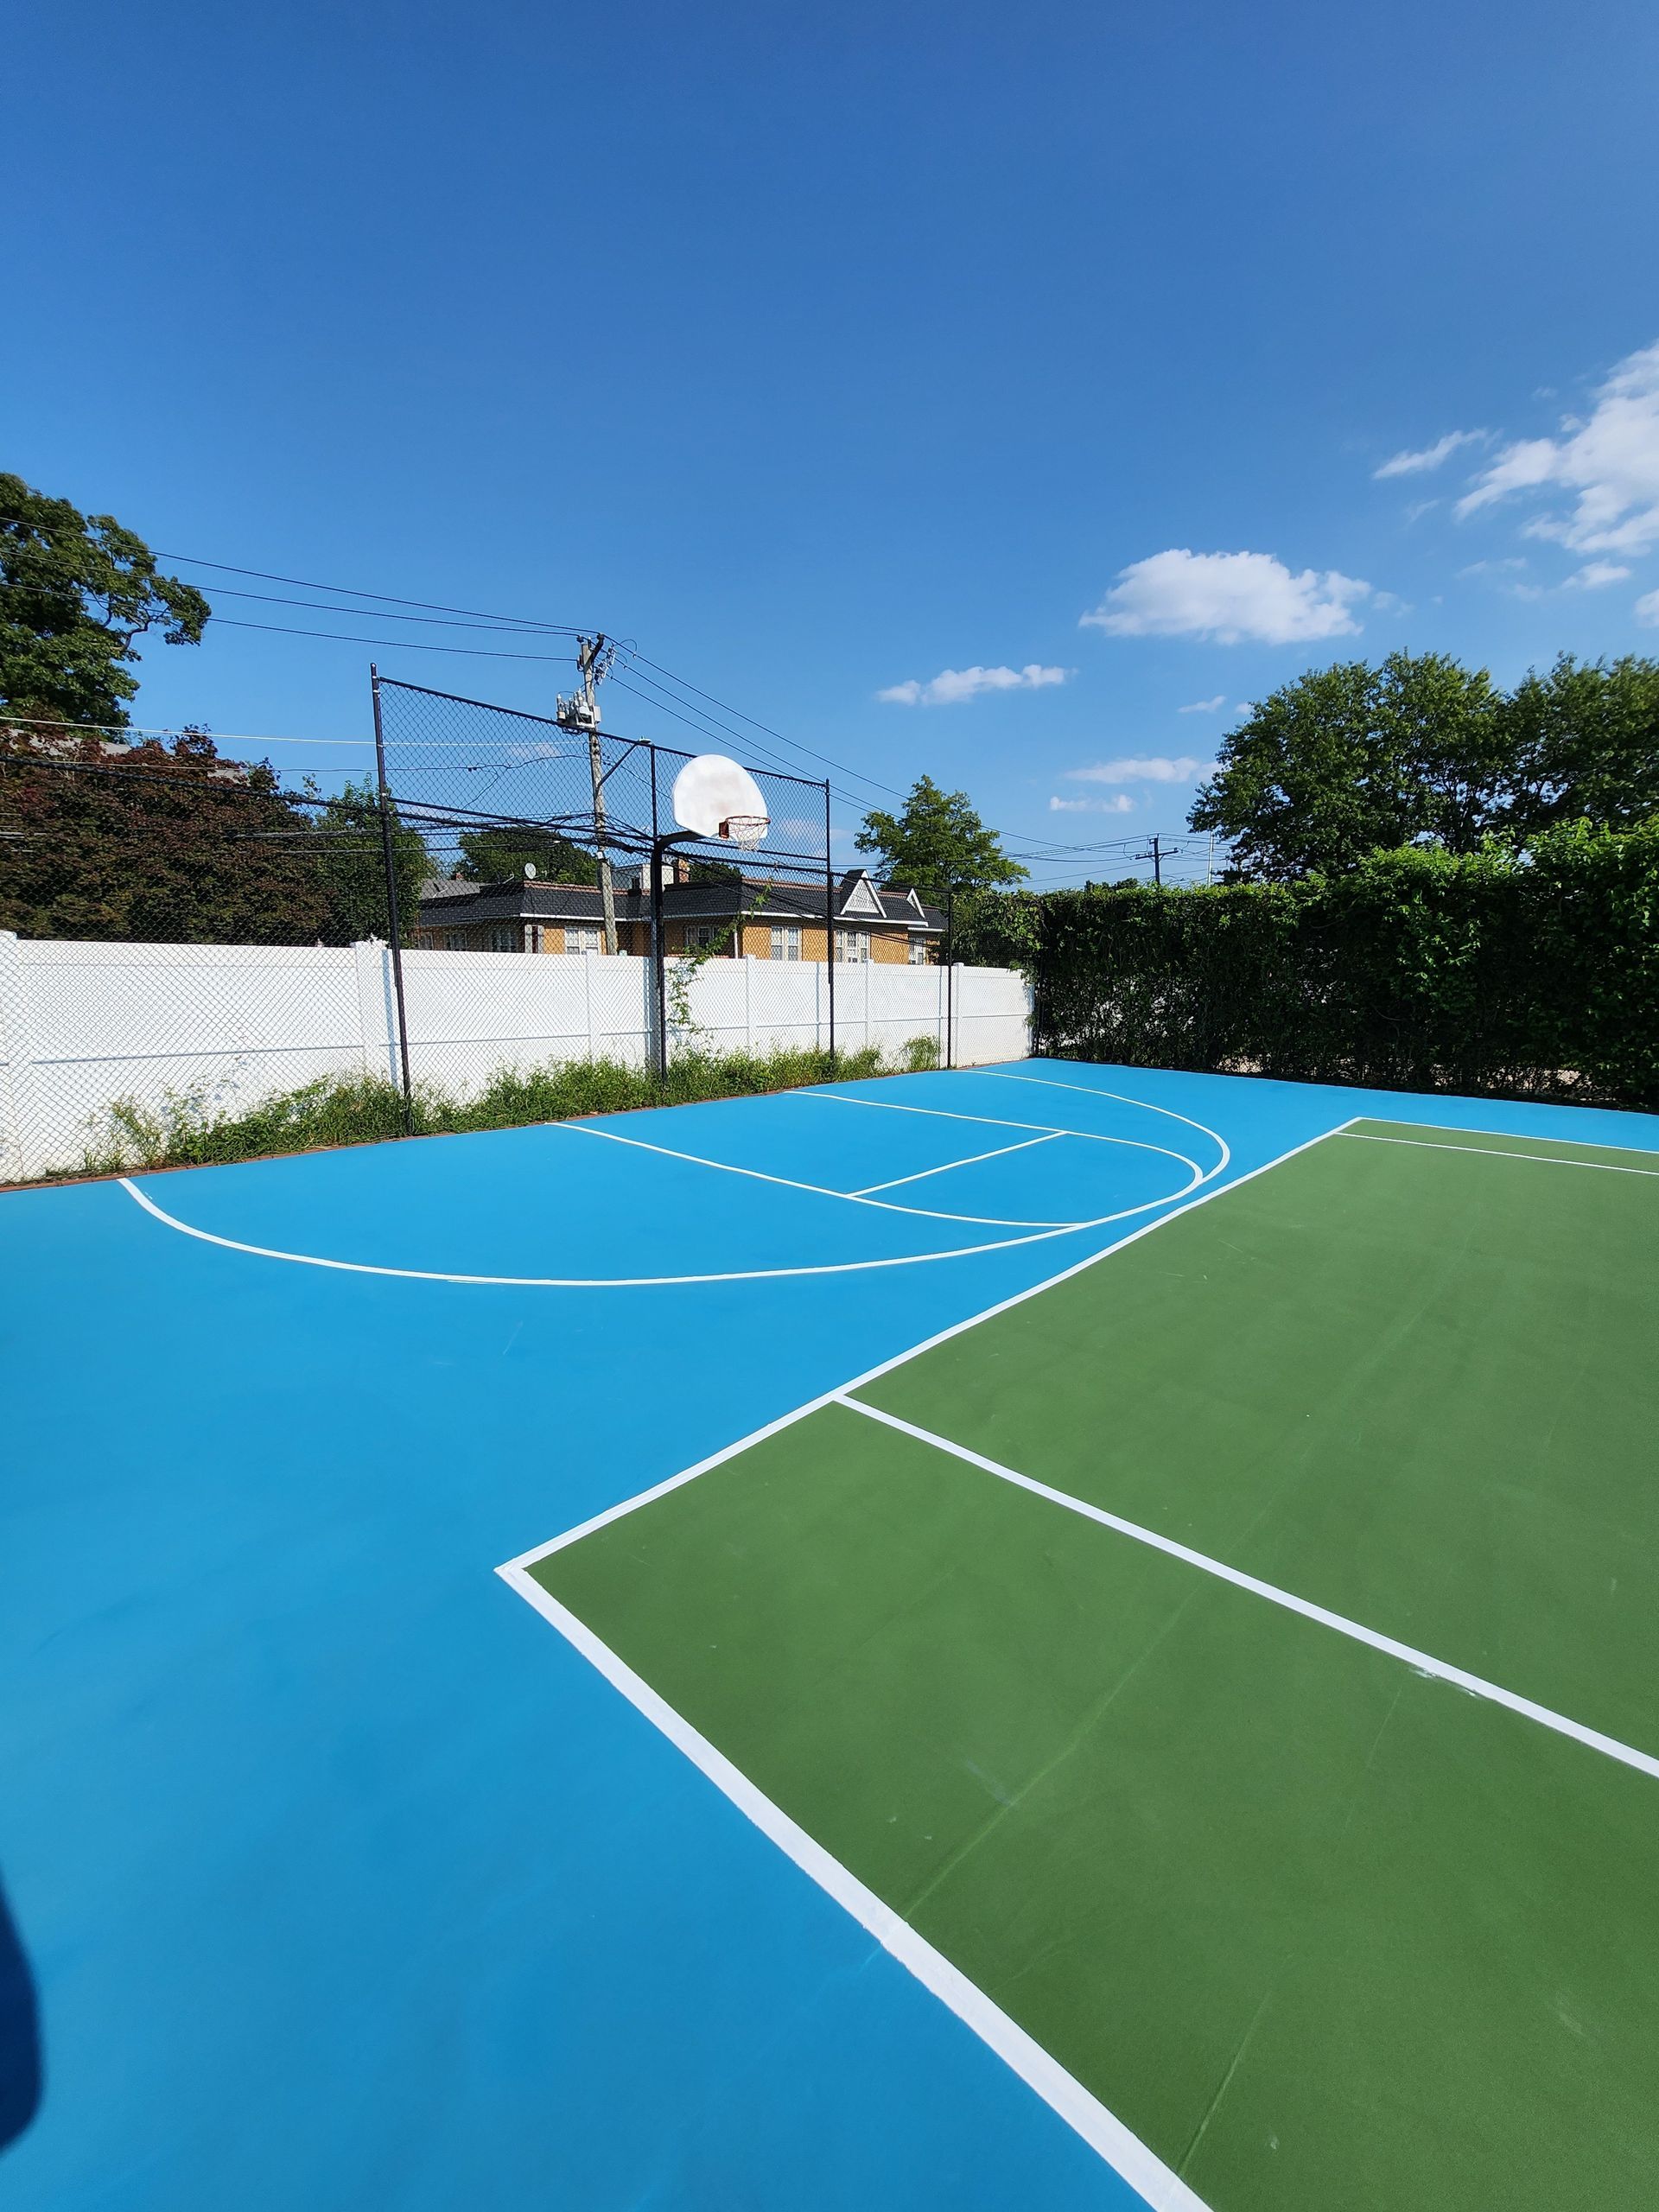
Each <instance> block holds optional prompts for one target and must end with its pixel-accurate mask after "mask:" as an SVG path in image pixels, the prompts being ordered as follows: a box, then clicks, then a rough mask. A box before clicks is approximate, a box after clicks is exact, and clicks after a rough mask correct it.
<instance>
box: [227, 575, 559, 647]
mask: <svg viewBox="0 0 1659 2212" xmlns="http://www.w3.org/2000/svg"><path fill="white" fill-rule="evenodd" d="M313 588H314V589H323V588H326V587H323V586H314V587H313ZM213 590H214V591H215V592H216V593H217V594H218V595H219V598H221V599H252V600H257V601H259V603H260V605H261V606H264V607H304V608H305V609H306V610H307V612H308V613H312V614H361V615H363V616H364V617H365V619H366V620H369V621H372V622H374V621H378V622H420V623H424V624H428V625H429V626H431V627H432V628H433V629H436V630H482V631H485V632H487V633H488V634H489V635H491V636H493V637H499V638H522V637H550V638H553V637H562V636H563V634H564V633H563V631H562V630H559V629H557V628H556V627H555V626H553V625H551V624H548V625H546V626H536V625H532V624H529V623H521V622H516V621H514V620H512V617H511V616H509V615H505V614H504V615H502V616H501V617H500V618H499V620H492V621H479V622H469V621H465V620H462V619H461V617H460V616H458V615H451V614H388V613H386V612H385V610H384V609H383V608H381V607H336V606H335V605H334V604H333V603H332V601H328V600H318V599H289V598H286V597H285V596H284V595H283V594H282V593H280V592H274V591H238V590H237V588H236V587H235V585H234V584H215V585H214V586H213ZM214 619H215V620H221V621H222V620H229V619H230V618H229V617H228V616H216V617H215V618H214Z"/></svg>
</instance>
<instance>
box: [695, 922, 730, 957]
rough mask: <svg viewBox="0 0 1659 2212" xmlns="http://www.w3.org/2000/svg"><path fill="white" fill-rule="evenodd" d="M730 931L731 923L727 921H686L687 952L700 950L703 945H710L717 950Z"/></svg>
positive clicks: (724, 941)
mask: <svg viewBox="0 0 1659 2212" xmlns="http://www.w3.org/2000/svg"><path fill="white" fill-rule="evenodd" d="M731 933H732V931H731V925H730V924H729V923H727V922H688V923H687V925H686V930H685V949H686V950H687V951H688V952H701V951H702V950H703V949H704V948H705V946H709V945H712V946H713V947H714V948H715V950H716V951H718V950H720V948H721V946H722V945H723V944H725V943H726V941H727V939H728V938H729V937H730V936H731Z"/></svg>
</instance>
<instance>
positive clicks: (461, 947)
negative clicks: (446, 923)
mask: <svg viewBox="0 0 1659 2212" xmlns="http://www.w3.org/2000/svg"><path fill="white" fill-rule="evenodd" d="M443 949H444V950H445V951H446V952H465V951H466V950H467V932H466V931H465V930H445V931H444V933H443Z"/></svg>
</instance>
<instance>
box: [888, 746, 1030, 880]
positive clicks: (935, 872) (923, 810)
mask: <svg viewBox="0 0 1659 2212" xmlns="http://www.w3.org/2000/svg"><path fill="white" fill-rule="evenodd" d="M853 842H854V843H855V845H856V846H857V848H858V849H859V851H860V852H861V853H874V855H876V856H877V867H878V869H879V871H880V874H882V876H883V877H884V878H885V880H887V881H888V882H890V883H910V884H914V886H915V887H916V888H917V890H918V892H919V893H921V895H922V896H923V898H925V899H944V898H947V897H949V896H950V894H951V893H958V892H965V891H986V890H989V889H991V888H993V887H995V886H996V885H998V884H1004V883H1023V882H1024V880H1025V879H1026V873H1027V872H1026V870H1025V869H1024V868H1021V867H1020V863H1019V861H1013V860H1010V859H1009V858H1008V856H1007V854H1006V853H1005V852H1004V851H1003V849H1002V847H1001V841H1000V840H999V839H998V836H997V834H996V832H995V830H994V829H987V828H986V826H985V824H984V823H983V822H982V821H981V820H980V818H979V816H978V815H977V814H976V812H975V810H974V809H973V807H972V806H971V804H969V798H968V794H967V792H966V791H941V790H940V789H939V787H938V785H937V784H936V783H935V782H934V781H933V779H932V778H931V776H922V777H920V778H918V780H917V782H916V783H915V784H913V785H912V787H911V791H910V795H909V797H908V798H906V801H905V804H904V807H903V809H902V810H901V811H900V812H899V813H897V814H893V813H889V812H887V810H885V809H883V808H880V807H877V808H875V809H874V810H872V811H871V812H870V813H868V814H867V815H866V816H865V817H864V826H863V828H862V829H861V830H860V831H859V833H858V835H857V836H856V837H855V839H854V840H853Z"/></svg>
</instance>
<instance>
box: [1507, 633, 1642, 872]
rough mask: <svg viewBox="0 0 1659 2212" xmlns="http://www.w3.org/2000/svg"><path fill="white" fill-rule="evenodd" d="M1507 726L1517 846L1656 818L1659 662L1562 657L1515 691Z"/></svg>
mask: <svg viewBox="0 0 1659 2212" xmlns="http://www.w3.org/2000/svg"><path fill="white" fill-rule="evenodd" d="M1503 722H1504V726H1505V729H1506V732H1507V734H1508V739H1509V745H1510V753H1511V755H1512V757H1513V760H1514V763H1515V793H1514V798H1513V803H1512V807H1511V817H1512V824H1513V827H1514V828H1515V829H1516V833H1517V835H1518V836H1521V837H1522V838H1523V839H1524V838H1530V837H1532V836H1535V835H1536V834H1537V833H1538V832H1539V831H1541V830H1543V829H1548V828H1549V827H1550V826H1551V824H1552V823H1558V822H1576V821H1580V820H1582V821H1587V822H1592V823H1597V824H1598V825H1602V826H1605V827H1606V828H1609V829H1629V828H1631V827H1632V826H1634V824H1636V823H1638V822H1643V821H1646V820H1647V819H1648V818H1649V817H1650V816H1652V815H1654V814H1659V661H1651V660H1637V659H1636V658H1634V657H1633V656H1630V655H1628V654H1627V655H1626V656H1625V657H1624V658H1623V659H1621V660H1616V661H1613V662H1611V663H1606V662H1601V661H1596V662H1590V663H1586V662H1583V661H1577V660H1574V659H1573V657H1572V656H1571V654H1568V653H1563V654H1562V655H1561V656H1560V658H1559V659H1558V660H1557V661H1556V663H1555V665H1554V667H1553V668H1552V669H1551V670H1550V671H1549V673H1548V675H1547V676H1540V675H1538V674H1537V673H1536V672H1535V671H1533V672H1530V673H1529V675H1528V676H1527V677H1526V678H1525V679H1524V681H1522V683H1518V684H1516V688H1515V690H1513V691H1512V692H1511V693H1510V696H1509V698H1508V699H1507V700H1506V701H1505V702H1504V705H1503Z"/></svg>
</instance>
